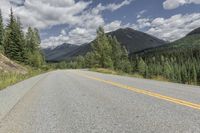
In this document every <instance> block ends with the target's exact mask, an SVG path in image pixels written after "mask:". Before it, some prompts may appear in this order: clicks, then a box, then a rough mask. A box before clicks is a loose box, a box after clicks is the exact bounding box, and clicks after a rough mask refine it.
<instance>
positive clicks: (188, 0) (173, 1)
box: [163, 0, 200, 10]
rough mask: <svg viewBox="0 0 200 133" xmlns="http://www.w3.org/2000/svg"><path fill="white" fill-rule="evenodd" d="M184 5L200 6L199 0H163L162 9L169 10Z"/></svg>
mask: <svg viewBox="0 0 200 133" xmlns="http://www.w3.org/2000/svg"><path fill="white" fill-rule="evenodd" d="M185 4H200V0H165V2H163V8H164V9H167V10H171V9H176V8H178V7H179V6H182V5H185Z"/></svg>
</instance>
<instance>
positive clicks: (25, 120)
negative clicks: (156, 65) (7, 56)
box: [0, 70, 200, 133]
mask: <svg viewBox="0 0 200 133" xmlns="http://www.w3.org/2000/svg"><path fill="white" fill-rule="evenodd" d="M38 78H40V79H38ZM38 78H36V79H28V80H26V81H24V82H23V83H19V84H22V85H23V84H26V85H24V87H27V84H31V83H33V82H34V85H33V86H32V87H30V90H29V91H27V93H26V94H25V95H24V96H23V97H22V98H21V99H20V100H19V101H17V103H16V105H15V106H14V107H12V109H11V110H10V111H9V112H8V113H7V114H6V115H5V116H4V117H3V118H2V120H1V123H0V133H91V132H92V133H163V132H166V133H168V132H170V133H174V132H177V133H200V87H196V86H189V85H181V84H174V83H167V82H159V81H153V80H145V79H137V78H131V77H123V76H116V75H108V74H100V73H96V72H89V71H84V70H58V71H54V72H50V73H47V74H43V75H41V76H38ZM35 80H37V82H36V81H35ZM15 88H17V87H15V86H13V87H11V88H9V89H15ZM1 93H2V92H1V91H0V94H1ZM0 96H1V95H0ZM0 99H1V97H0ZM0 102H1V101H0ZM0 105H1V103H0ZM0 108H1V106H0Z"/></svg>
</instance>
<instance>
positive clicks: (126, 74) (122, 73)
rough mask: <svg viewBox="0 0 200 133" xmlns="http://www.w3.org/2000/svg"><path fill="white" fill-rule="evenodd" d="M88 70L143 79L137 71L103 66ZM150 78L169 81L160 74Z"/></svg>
mask: <svg viewBox="0 0 200 133" xmlns="http://www.w3.org/2000/svg"><path fill="white" fill-rule="evenodd" d="M89 70H90V71H94V72H100V73H105V74H114V75H121V76H128V77H134V78H143V79H145V78H144V77H143V76H142V75H141V74H139V73H131V74H130V73H124V72H121V71H114V70H111V69H104V68H92V69H89ZM150 79H153V80H158V81H166V82H170V81H169V80H167V79H166V78H164V77H162V76H154V77H152V78H150Z"/></svg>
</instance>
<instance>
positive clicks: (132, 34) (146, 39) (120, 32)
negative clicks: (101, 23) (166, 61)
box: [44, 28, 166, 62]
mask: <svg viewBox="0 0 200 133" xmlns="http://www.w3.org/2000/svg"><path fill="white" fill-rule="evenodd" d="M106 34H107V35H111V36H113V37H114V36H115V37H116V38H117V40H118V41H119V43H120V44H121V45H122V46H125V47H126V49H127V51H128V52H129V53H134V52H138V51H141V50H144V49H147V48H155V47H158V46H161V45H164V44H166V42H165V41H163V40H161V39H158V38H156V37H154V36H152V35H149V34H146V33H144V32H141V31H137V30H134V29H131V28H123V29H122V28H120V29H117V30H115V31H112V32H109V33H106ZM92 42H93V41H92ZM92 42H90V43H86V44H83V45H80V46H78V45H75V46H76V48H74V49H72V48H71V47H70V48H69V49H67V48H66V49H60V51H59V50H58V49H59V48H60V47H62V46H58V47H56V48H55V49H53V50H52V51H47V50H44V51H45V52H44V53H45V56H46V59H47V61H49V62H59V61H63V60H67V59H71V58H73V57H77V56H79V55H82V56H84V55H85V54H86V53H87V52H90V51H91V50H92ZM141 44H142V45H141ZM64 45H66V44H64ZM68 45H70V44H68ZM48 52H49V53H48ZM61 53H62V54H61Z"/></svg>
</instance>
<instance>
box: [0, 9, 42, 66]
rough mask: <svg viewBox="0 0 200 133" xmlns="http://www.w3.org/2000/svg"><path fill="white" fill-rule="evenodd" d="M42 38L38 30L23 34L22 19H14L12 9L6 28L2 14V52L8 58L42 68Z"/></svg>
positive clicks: (0, 20) (0, 48) (0, 31)
mask: <svg viewBox="0 0 200 133" xmlns="http://www.w3.org/2000/svg"><path fill="white" fill-rule="evenodd" d="M40 43H41V40H40V36H39V32H38V30H37V29H36V28H31V27H29V28H28V31H27V32H26V33H24V32H23V30H22V26H21V22H20V19H19V18H18V19H16V18H15V17H14V13H13V11H12V9H11V14H10V19H9V22H8V24H7V25H6V26H4V24H3V18H2V15H1V12H0V51H1V53H3V54H4V55H6V56H7V57H8V58H10V59H12V60H14V61H17V62H20V63H23V64H26V65H30V66H32V67H40V66H41V65H42V64H43V63H44V57H43V54H42V51H41V50H40Z"/></svg>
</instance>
